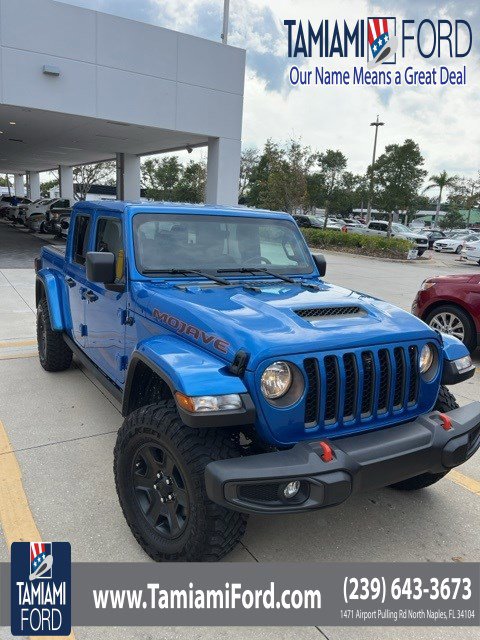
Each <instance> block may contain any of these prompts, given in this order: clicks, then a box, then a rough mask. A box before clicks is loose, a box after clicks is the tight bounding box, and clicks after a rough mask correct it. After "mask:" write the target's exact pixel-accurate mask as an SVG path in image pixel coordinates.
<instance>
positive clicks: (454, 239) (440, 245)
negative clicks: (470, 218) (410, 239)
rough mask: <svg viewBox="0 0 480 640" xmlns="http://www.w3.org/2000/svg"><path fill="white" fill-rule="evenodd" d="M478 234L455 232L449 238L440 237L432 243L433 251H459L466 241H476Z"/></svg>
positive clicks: (478, 238) (478, 237)
mask: <svg viewBox="0 0 480 640" xmlns="http://www.w3.org/2000/svg"><path fill="white" fill-rule="evenodd" d="M477 240H480V236H478V235H474V234H471V233H455V234H453V235H452V236H451V237H450V238H441V239H440V240H437V241H436V242H434V243H433V250H434V251H448V252H451V253H461V251H462V249H463V247H464V245H465V243H466V242H476V241H477Z"/></svg>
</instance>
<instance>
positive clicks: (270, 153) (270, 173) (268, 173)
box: [248, 140, 287, 211]
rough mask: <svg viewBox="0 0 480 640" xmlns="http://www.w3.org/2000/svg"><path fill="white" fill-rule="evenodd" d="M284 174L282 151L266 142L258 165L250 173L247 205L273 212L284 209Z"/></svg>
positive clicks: (284, 163)
mask: <svg viewBox="0 0 480 640" xmlns="http://www.w3.org/2000/svg"><path fill="white" fill-rule="evenodd" d="M286 172H287V162H286V160H285V152H284V150H283V149H282V148H281V147H280V146H279V145H278V144H276V143H275V142H273V141H272V140H267V142H266V143H265V147H264V149H263V152H262V154H261V156H260V159H259V161H258V164H257V165H256V166H254V167H253V168H252V171H251V175H250V181H249V189H248V204H250V205H251V206H253V207H260V208H265V209H272V210H273V211H281V210H282V209H284V208H285V197H284V185H285V175H286Z"/></svg>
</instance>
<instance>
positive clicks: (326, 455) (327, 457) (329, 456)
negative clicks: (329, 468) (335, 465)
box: [318, 440, 335, 462]
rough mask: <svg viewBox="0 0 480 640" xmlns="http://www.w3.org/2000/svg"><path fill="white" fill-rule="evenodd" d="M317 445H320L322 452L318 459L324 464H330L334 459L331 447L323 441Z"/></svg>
mask: <svg viewBox="0 0 480 640" xmlns="http://www.w3.org/2000/svg"><path fill="white" fill-rule="evenodd" d="M318 444H319V445H320V447H321V448H322V451H323V453H322V455H321V456H320V458H321V459H322V460H323V461H324V462H332V460H334V459H335V454H334V453H333V450H332V447H331V446H330V445H329V444H328V443H326V442H324V441H323V440H321V441H320V442H319V443H318Z"/></svg>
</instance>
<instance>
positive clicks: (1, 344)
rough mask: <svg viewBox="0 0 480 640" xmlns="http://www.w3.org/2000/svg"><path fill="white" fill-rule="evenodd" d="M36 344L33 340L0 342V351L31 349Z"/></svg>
mask: <svg viewBox="0 0 480 640" xmlns="http://www.w3.org/2000/svg"><path fill="white" fill-rule="evenodd" d="M34 344H37V341H36V340H34V339H33V338H32V339H30V340H3V341H2V342H0V349H8V348H9V347H32V346H33V345H34Z"/></svg>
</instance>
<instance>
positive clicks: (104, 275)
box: [85, 251, 115, 284]
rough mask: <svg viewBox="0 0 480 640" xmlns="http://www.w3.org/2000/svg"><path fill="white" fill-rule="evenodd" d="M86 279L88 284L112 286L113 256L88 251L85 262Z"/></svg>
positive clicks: (113, 272) (101, 252)
mask: <svg viewBox="0 0 480 640" xmlns="http://www.w3.org/2000/svg"><path fill="white" fill-rule="evenodd" d="M85 265H86V270H87V279H88V280H90V282H102V283H103V284H113V283H114V282H115V256H114V254H113V253H108V252H105V253H104V252H103V251H88V252H87V257H86V260H85Z"/></svg>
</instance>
